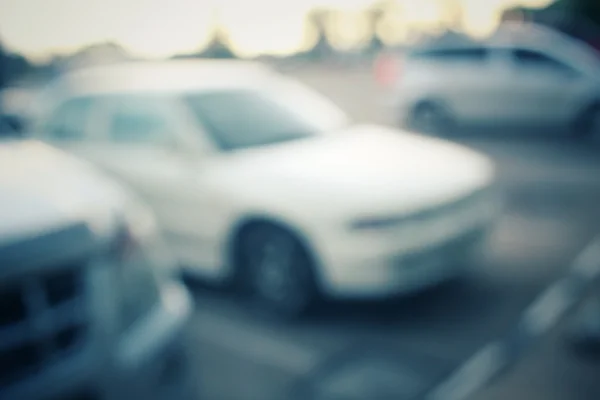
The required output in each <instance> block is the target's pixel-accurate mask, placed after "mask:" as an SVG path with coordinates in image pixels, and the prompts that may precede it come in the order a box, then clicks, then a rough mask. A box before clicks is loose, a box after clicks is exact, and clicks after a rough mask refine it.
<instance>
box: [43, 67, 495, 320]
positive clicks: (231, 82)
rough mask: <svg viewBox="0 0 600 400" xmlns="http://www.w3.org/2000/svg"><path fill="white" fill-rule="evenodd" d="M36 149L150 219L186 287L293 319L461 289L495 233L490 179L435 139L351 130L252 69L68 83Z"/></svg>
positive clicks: (48, 109) (158, 72)
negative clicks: (85, 166) (316, 310)
mask: <svg viewBox="0 0 600 400" xmlns="http://www.w3.org/2000/svg"><path fill="white" fill-rule="evenodd" d="M36 113H37V118H36V120H37V123H36V125H35V126H36V127H37V128H36V129H35V132H34V135H36V136H38V137H39V138H41V139H43V140H45V141H47V142H50V143H52V144H53V145H55V146H59V147H61V148H63V149H66V150H68V151H71V152H73V153H75V154H77V155H79V156H82V157H84V158H86V159H88V160H91V161H93V162H94V163H96V164H97V165H98V166H101V167H102V168H103V169H104V170H106V171H108V172H110V173H112V174H113V176H116V177H118V179H120V180H122V181H125V182H127V183H128V184H129V185H131V187H132V188H134V189H135V190H136V191H137V192H138V194H139V195H140V196H141V197H142V198H144V199H145V201H147V203H148V204H149V205H150V206H151V207H152V208H153V209H154V211H155V213H156V215H157V217H158V220H159V222H160V223H161V225H162V228H163V229H164V231H165V235H166V237H167V238H168V240H169V243H170V245H171V246H172V249H173V252H174V253H175V254H176V255H177V256H178V258H179V261H180V262H181V264H182V265H183V266H185V267H186V269H187V271H188V272H189V273H192V274H194V275H196V276H198V277H204V278H208V279H211V280H213V281H215V282H232V281H234V282H238V283H240V284H241V285H242V286H243V287H244V288H245V290H247V291H249V292H250V293H251V294H252V298H253V299H255V300H258V301H259V303H261V304H263V305H265V306H266V307H267V309H270V310H272V311H276V312H279V313H283V314H297V313H298V312H300V311H303V310H305V309H306V308H307V307H308V306H309V305H310V304H312V302H313V300H314V299H315V298H318V297H319V296H318V295H321V294H325V295H328V296H335V297H357V296H358V297H365V296H366V297H372V296H382V295H391V294H396V293H406V292H409V291H414V290H417V289H420V288H424V287H427V286H430V285H433V284H436V283H438V282H441V281H444V280H446V279H448V278H449V277H451V276H455V275H456V274H457V273H458V272H459V271H460V268H459V267H460V266H461V265H463V263H462V262H461V260H462V258H463V257H464V256H465V255H466V254H467V252H468V251H469V250H470V249H471V248H473V247H474V245H475V243H477V242H478V239H480V238H481V237H482V234H483V233H484V232H485V231H486V230H487V228H488V227H489V225H490V223H491V222H492V221H493V220H494V216H495V214H496V212H497V211H496V210H497V202H496V195H495V192H494V190H493V187H492V186H493V183H494V168H493V165H492V164H491V162H490V161H489V160H488V159H487V158H486V157H484V156H482V155H480V154H478V153H476V152H474V151H471V150H469V149H467V148H464V147H461V146H459V145H456V144H453V143H450V142H446V141H442V140H439V139H434V138H428V137H422V136H419V135H415V134H411V133H407V132H401V131H396V130H393V129H390V128H385V127H382V126H374V125H355V124H353V123H351V121H350V120H349V118H348V117H347V116H346V115H345V114H344V112H342V111H341V110H340V109H339V108H337V107H336V106H335V105H334V104H332V103H331V102H330V101H329V100H328V99H326V98H324V97H322V96H321V95H319V94H317V93H315V92H314V91H312V90H311V89H308V88H307V87H305V86H303V85H302V84H300V83H298V82H296V81H295V80H292V79H289V78H287V77H284V76H283V75H280V74H278V73H276V72H273V71H271V70H270V69H267V68H264V67H262V66H260V65H256V64H252V63H246V62H240V61H216V60H204V61H168V62H133V63H126V64H121V65H113V66H104V67H95V68H88V69H83V70H79V71H74V72H70V73H68V74H66V75H64V76H63V77H62V78H60V79H58V80H57V81H56V82H54V84H52V85H51V87H49V88H48V90H47V91H46V93H45V95H43V96H42V98H41V99H40V102H39V104H38V107H36Z"/></svg>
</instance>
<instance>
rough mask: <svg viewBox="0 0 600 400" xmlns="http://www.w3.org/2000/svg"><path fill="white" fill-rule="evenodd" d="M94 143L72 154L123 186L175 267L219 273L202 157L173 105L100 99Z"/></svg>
mask: <svg viewBox="0 0 600 400" xmlns="http://www.w3.org/2000/svg"><path fill="white" fill-rule="evenodd" d="M98 101H99V103H98V106H97V113H96V116H95V125H94V127H93V130H94V131H95V132H96V133H95V135H94V137H95V140H93V141H90V142H87V143H85V144H82V145H81V146H78V147H77V148H76V149H73V151H74V152H77V153H79V154H81V155H82V156H84V157H85V158H87V159H89V160H92V161H93V162H94V163H95V164H97V165H99V166H101V167H102V168H103V169H104V170H105V171H107V172H109V173H110V174H111V175H113V176H115V177H116V178H117V179H118V180H120V181H122V182H124V183H126V184H127V185H128V186H129V187H130V188H132V189H133V190H134V191H135V192H136V193H137V194H138V196H139V197H140V198H141V199H142V200H143V201H144V202H145V203H146V204H148V205H149V206H151V208H152V209H153V211H154V213H155V215H156V217H157V219H158V222H159V223H160V226H161V228H162V230H163V232H164V234H165V237H166V239H167V241H168V243H169V245H170V246H171V248H172V249H173V252H174V253H175V255H176V256H177V257H178V258H179V259H180V261H181V262H182V263H184V264H186V265H188V266H191V267H195V270H197V271H198V272H200V273H205V274H208V275H210V274H217V273H219V266H220V263H219V262H218V254H216V252H215V249H216V248H217V246H216V245H215V243H216V242H217V241H218V238H217V237H216V236H215V234H216V232H217V230H216V229H213V228H212V221H213V215H214V213H215V210H214V209H213V206H214V205H215V204H217V202H216V201H214V197H213V196H212V194H211V193H209V192H207V191H206V190H205V189H206V188H204V187H202V182H203V179H202V177H203V174H204V172H205V171H204V170H203V169H202V167H203V163H202V160H201V158H202V155H203V151H202V149H201V148H200V147H199V146H198V143H197V142H195V141H194V140H193V138H194V135H193V133H192V132H190V130H192V129H193V127H190V126H189V125H188V124H187V120H186V118H185V114H184V113H183V112H182V110H181V109H180V108H179V103H178V102H177V101H176V100H175V99H174V98H171V97H170V96H166V95H156V96H154V95H118V96H104V97H103V98H101V99H99V100H98Z"/></svg>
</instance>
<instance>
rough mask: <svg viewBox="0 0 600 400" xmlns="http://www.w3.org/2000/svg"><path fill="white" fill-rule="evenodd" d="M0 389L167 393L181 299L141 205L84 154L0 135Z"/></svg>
mask: <svg viewBox="0 0 600 400" xmlns="http://www.w3.org/2000/svg"><path fill="white" fill-rule="evenodd" d="M0 221H1V223H0V398H1V399H3V400H5V399H11V400H12V399H19V400H25V399H27V400H37V399H40V400H42V399H43V400H46V399H49V400H53V399H86V400H92V399H93V400H105V399H106V400H108V399H111V400H112V399H115V400H117V399H124V398H130V397H132V396H133V397H137V398H139V399H156V398H166V399H174V400H176V399H178V398H179V395H180V394H181V395H183V394H185V393H184V392H185V390H186V389H185V388H187V383H186V363H185V357H184V353H185V352H184V349H183V343H185V341H184V340H182V339H183V336H184V334H185V329H184V328H185V326H186V324H187V321H188V320H189V318H190V315H191V311H192V302H191V299H190V296H189V294H188V292H187V291H186V290H185V288H184V287H183V286H182V285H181V284H180V283H178V282H177V280H176V279H175V278H174V274H173V271H174V270H173V269H172V268H171V262H170V258H169V257H168V255H167V254H166V253H164V252H163V251H162V250H161V244H160V240H159V236H158V235H157V234H156V230H155V228H154V224H153V218H152V216H151V214H149V213H147V212H146V211H145V210H144V208H143V207H141V206H139V205H138V204H137V203H135V202H134V201H133V200H132V198H131V197H130V196H129V195H128V194H127V193H126V192H124V191H123V189H122V188H121V187H119V186H117V185H115V184H113V183H112V182H111V181H108V180H106V179H104V178H103V177H102V176H101V175H99V174H98V173H96V172H95V171H94V170H93V169H92V168H91V167H89V166H88V165H87V164H85V163H83V162H80V161H78V160H76V159H74V158H72V157H71V156H67V155H65V154H63V153H61V152H60V151H58V150H54V149H52V148H51V147H49V146H46V145H43V144H41V143H38V142H34V141H17V140H4V141H0Z"/></svg>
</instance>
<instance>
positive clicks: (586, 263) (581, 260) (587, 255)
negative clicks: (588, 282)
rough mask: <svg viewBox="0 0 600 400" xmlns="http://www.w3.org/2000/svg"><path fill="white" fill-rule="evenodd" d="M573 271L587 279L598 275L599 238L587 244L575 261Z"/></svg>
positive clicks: (599, 265)
mask: <svg viewBox="0 0 600 400" xmlns="http://www.w3.org/2000/svg"><path fill="white" fill-rule="evenodd" d="M573 270H574V271H575V272H576V273H578V274H581V275H582V276H583V277H585V278H587V279H597V278H598V276H599V275H600V238H597V239H595V240H594V241H593V242H592V243H591V244H589V245H588V246H587V247H586V248H585V249H584V250H583V251H582V252H581V253H580V254H579V256H578V257H577V258H576V259H575V262H574V263H573Z"/></svg>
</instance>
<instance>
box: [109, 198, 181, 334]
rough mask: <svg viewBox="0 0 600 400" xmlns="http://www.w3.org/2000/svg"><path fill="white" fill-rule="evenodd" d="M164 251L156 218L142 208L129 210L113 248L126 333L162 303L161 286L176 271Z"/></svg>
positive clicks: (122, 327)
mask: <svg viewBox="0 0 600 400" xmlns="http://www.w3.org/2000/svg"><path fill="white" fill-rule="evenodd" d="M163 249H164V246H163V245H162V242H161V241H160V236H159V234H158V230H157V228H156V224H155V223H154V218H153V216H152V214H151V213H150V212H148V211H147V210H146V209H144V208H143V207H141V206H140V207H137V206H136V208H135V209H128V210H126V213H125V215H124V221H123V223H122V224H121V226H120V227H119V229H118V233H117V235H116V237H115V240H114V242H113V248H112V251H113V259H114V261H115V263H116V264H117V268H116V274H115V286H116V287H115V289H116V290H115V293H117V295H118V296H119V308H120V310H119V314H120V317H119V319H120V321H119V323H120V327H121V329H122V330H127V329H128V328H130V327H131V326H132V325H133V324H135V322H136V321H137V320H138V319H139V318H140V317H143V316H144V315H146V314H148V313H149V312H150V311H151V309H152V308H153V307H155V306H156V305H157V304H158V303H159V302H160V286H161V284H162V282H164V281H165V280H166V279H168V276H169V275H170V272H171V271H172V270H173V268H172V265H173V263H172V260H171V258H170V257H168V254H167V253H165V251H164V250H163Z"/></svg>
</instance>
